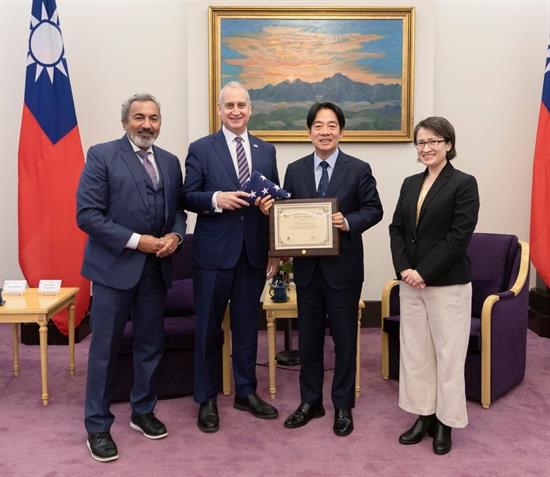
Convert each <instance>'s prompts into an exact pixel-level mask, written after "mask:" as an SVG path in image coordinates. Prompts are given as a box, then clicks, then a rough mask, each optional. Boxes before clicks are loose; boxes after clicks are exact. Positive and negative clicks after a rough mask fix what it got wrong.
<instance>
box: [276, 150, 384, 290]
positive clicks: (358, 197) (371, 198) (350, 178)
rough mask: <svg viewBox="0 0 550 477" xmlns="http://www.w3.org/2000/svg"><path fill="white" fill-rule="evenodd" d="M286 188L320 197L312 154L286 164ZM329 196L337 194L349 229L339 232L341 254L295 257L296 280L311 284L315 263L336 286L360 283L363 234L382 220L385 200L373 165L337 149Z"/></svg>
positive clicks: (294, 195)
mask: <svg viewBox="0 0 550 477" xmlns="http://www.w3.org/2000/svg"><path fill="white" fill-rule="evenodd" d="M284 188H285V190H287V191H288V192H290V193H291V194H292V198H293V199H314V198H316V197H317V190H316V187H315V173H314V170H313V154H310V155H309V156H306V157H303V158H302V159H298V160H297V161H295V162H293V163H292V164H290V165H289V166H288V167H287V170H286V174H285V182H284ZM326 197H336V198H337V199H338V208H339V211H340V212H342V214H343V215H344V217H345V218H346V219H347V221H348V224H349V228H350V230H349V232H340V255H339V256H334V257H321V258H314V257H307V258H295V259H294V281H295V282H296V284H297V285H298V286H302V287H305V286H308V285H309V284H310V283H311V279H312V278H313V273H314V271H315V267H316V264H317V263H319V266H320V268H321V270H322V272H323V276H324V277H325V280H326V281H327V283H328V284H329V285H330V286H331V287H333V288H346V287H350V286H354V285H359V284H361V283H362V282H363V280H364V271H363V240H362V238H361V234H362V233H363V232H364V231H365V230H367V229H368V228H370V227H372V226H373V225H375V224H377V223H378V222H380V220H382V213H383V212H382V204H381V202H380V198H379V196H378V191H377V189H376V180H375V179H374V177H373V176H372V173H371V168H370V166H369V165H368V164H367V163H366V162H364V161H362V160H360V159H357V158H355V157H352V156H348V155H347V154H344V153H343V152H342V151H339V152H338V157H337V159H336V163H335V164H334V171H332V175H331V177H330V182H329V185H328V189H327V195H326Z"/></svg>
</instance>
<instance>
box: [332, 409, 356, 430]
mask: <svg viewBox="0 0 550 477" xmlns="http://www.w3.org/2000/svg"><path fill="white" fill-rule="evenodd" d="M332 429H333V431H334V434H336V435H337V436H349V435H350V434H351V433H352V432H353V417H352V415H351V409H335V410H334V427H333V428H332Z"/></svg>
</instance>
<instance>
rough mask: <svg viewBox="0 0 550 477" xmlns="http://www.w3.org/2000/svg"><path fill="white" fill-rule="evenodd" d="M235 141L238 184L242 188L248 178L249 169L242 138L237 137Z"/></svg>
mask: <svg viewBox="0 0 550 477" xmlns="http://www.w3.org/2000/svg"><path fill="white" fill-rule="evenodd" d="M235 141H236V142H237V167H238V169H239V182H240V184H241V186H242V185H243V184H244V183H245V182H246V180H247V179H248V178H249V177H250V169H248V161H247V160H246V152H244V147H243V138H242V137H241V136H237V137H236V138H235Z"/></svg>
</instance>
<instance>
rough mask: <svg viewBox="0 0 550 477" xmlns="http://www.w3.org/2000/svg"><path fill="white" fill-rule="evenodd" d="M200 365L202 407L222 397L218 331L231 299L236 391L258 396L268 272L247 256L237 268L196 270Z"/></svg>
mask: <svg viewBox="0 0 550 477" xmlns="http://www.w3.org/2000/svg"><path fill="white" fill-rule="evenodd" d="M194 279H195V282H194V293H195V312H196V314H197V331H196V337H195V362H194V366H193V378H194V379H193V397H194V399H195V401H196V402H197V403H203V402H204V401H206V400H208V399H213V398H215V397H216V395H217V394H218V376H219V372H220V370H219V369H218V361H217V353H218V347H217V344H216V331H217V330H219V328H220V326H221V322H222V320H223V315H224V312H225V308H226V306H227V303H228V301H229V300H230V301H231V336H232V356H233V376H234V378H235V393H236V394H237V395H238V396H247V395H248V394H251V393H254V392H256V354H257V349H258V308H259V305H260V296H261V294H262V290H263V287H264V284H265V268H254V267H252V266H251V265H250V263H249V262H248V258H247V256H246V252H245V251H244V250H243V252H242V253H241V257H240V259H239V261H238V263H237V265H236V266H235V267H234V268H231V269H227V270H205V269H195V270H194Z"/></svg>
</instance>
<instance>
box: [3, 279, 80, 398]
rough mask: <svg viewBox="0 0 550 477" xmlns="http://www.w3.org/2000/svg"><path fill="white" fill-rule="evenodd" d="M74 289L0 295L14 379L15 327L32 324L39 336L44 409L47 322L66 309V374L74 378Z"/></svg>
mask: <svg viewBox="0 0 550 477" xmlns="http://www.w3.org/2000/svg"><path fill="white" fill-rule="evenodd" d="M77 293H78V288H62V289H61V291H60V292H59V294H58V295H55V296H53V295H52V296H50V295H39V294H38V289H37V288H28V289H27V290H26V291H25V294H24V295H22V296H10V295H4V299H5V300H6V303H5V305H3V306H0V323H10V324H12V342H13V368H12V371H13V375H14V376H18V375H19V371H20V369H21V368H20V366H19V325H20V324H21V323H36V324H38V326H39V335H40V370H41V378H42V394H41V399H42V404H43V405H44V406H47V405H48V321H49V320H50V318H51V317H52V316H54V315H56V314H57V313H59V312H60V311H61V310H64V309H65V308H68V309H69V373H70V374H71V375H73V374H74V371H75V365H74V309H75V305H74V302H75V299H76V294H77Z"/></svg>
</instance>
